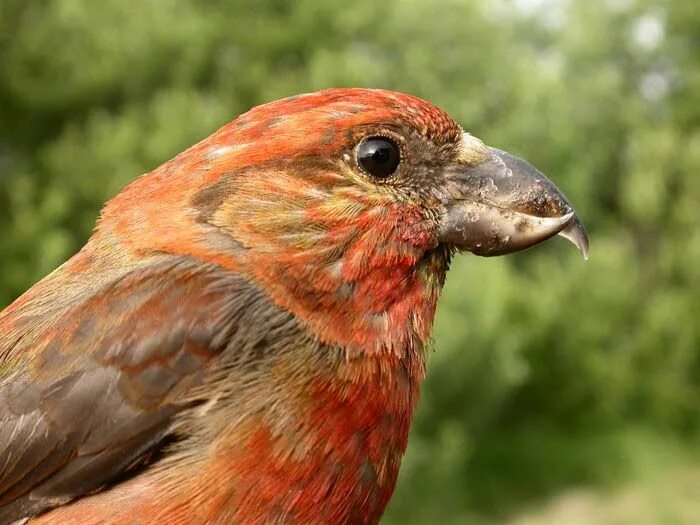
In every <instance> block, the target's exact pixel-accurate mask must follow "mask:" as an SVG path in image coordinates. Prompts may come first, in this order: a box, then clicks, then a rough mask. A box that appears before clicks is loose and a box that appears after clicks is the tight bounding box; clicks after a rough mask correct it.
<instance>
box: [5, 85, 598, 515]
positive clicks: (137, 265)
mask: <svg viewBox="0 0 700 525" xmlns="http://www.w3.org/2000/svg"><path fill="white" fill-rule="evenodd" d="M557 234H559V235H562V236H564V237H566V238H567V239H569V240H571V241H572V242H573V243H574V244H575V245H576V246H577V247H578V248H579V250H580V251H581V253H582V254H583V255H584V257H586V256H587V252H588V240H587V238H586V233H585V231H584V229H583V226H582V225H581V222H580V221H579V219H578V218H577V216H576V214H575V212H574V210H573V208H572V206H571V205H570V204H569V202H568V201H567V200H566V198H565V197H564V196H563V195H562V193H561V192H560V191H559V190H558V189H557V188H556V187H555V186H554V184H552V183H551V182H550V181H549V180H548V179H547V178H545V176H544V175H542V174H541V173H540V172H538V171H537V170H536V169H535V168H533V167H532V166H531V165H529V164H528V163H526V162H524V161H522V160H520V159H518V158H516V157H513V156H511V155H509V154H508V153H505V152H503V151H501V150H498V149H495V148H492V147H489V146H486V145H485V144H484V143H483V142H482V141H480V140H479V139H477V138H475V137H474V136H472V135H470V134H469V133H467V132H465V131H464V130H463V129H462V128H461V127H460V126H459V125H458V124H457V123H455V121H454V120H453V119H452V118H450V117H449V116H448V115H447V114H446V113H444V112H443V111H441V110H440V109H437V108H436V107H434V106H433V105H431V104H429V103H428V102H425V101H423V100H421V99H418V98H416V97H413V96H409V95H404V94H399V93H394V92H390V91H383V90H376V89H332V90H327V91H321V92H318V93H311V94H307V95H301V96H296V97H291V98H287V99H284V100H280V101H277V102H272V103H270V104H266V105H263V106H259V107H256V108H254V109H252V110H250V111H249V112H248V113H246V114H244V115H242V116H240V117H238V118H237V119H236V120H234V121H233V122H231V123H229V124H227V125H225V126H224V127H223V128H221V129H219V130H218V131H216V132H215V133H214V134H213V135H211V136H210V137H208V138H206V139H204V140H203V141H201V142H200V143H198V144H196V145H194V146H192V147H191V148H189V149H188V150H186V151H184V152H183V153H181V154H179V155H178V156H177V157H175V158H174V159H173V160H171V161H169V162H166V163H165V164H163V165H162V166H160V167H158V168H156V169H155V170H153V171H152V172H150V173H148V174H146V175H143V176H142V177H140V178H138V179H136V180H135V181H134V182H132V183H131V184H130V185H129V186H127V187H126V188H125V189H124V190H123V191H122V192H121V193H119V194H118V195H117V196H116V197H115V198H114V199H113V200H112V201H110V202H109V203H107V205H106V206H105V207H104V209H103V210H102V213H101V216H100V219H99V221H98V225H97V228H96V231H95V233H94V235H93V236H92V238H91V239H90V240H89V241H88V243H87V244H86V245H85V246H84V247H83V249H82V250H80V252H79V253H77V254H76V255H75V256H73V257H72V258H71V259H70V260H68V261H67V262H66V263H65V264H63V265H62V266H61V267H60V268H59V269H58V270H57V271H55V272H53V273H51V274H50V275H49V276H48V277H46V278H45V279H44V280H42V281H40V282H39V283H37V284H36V285H34V286H33V287H32V288H30V289H29V290H28V291H27V292H26V293H25V294H24V295H22V296H21V297H20V298H19V299H17V300H16V301H15V302H14V303H13V304H12V305H10V306H9V307H8V308H7V309H5V310H4V311H3V312H2V313H0V334H1V335H0V338H1V339H0V522H2V523H8V522H12V521H14V520H27V519H28V520H30V523H32V524H40V523H63V524H69V523H79V524H81V525H89V524H97V523H123V524H134V523H148V524H161V523H162V524H200V523H201V524H205V523H206V524H210V523H222V524H224V523H225V524H232V523H241V524H268V523H301V524H308V523H314V524H326V523H328V524H343V523H376V522H377V521H378V520H379V518H380V516H381V514H382V512H383V510H384V508H385V506H386V504H387V502H388V501H389V498H390V497H391V494H392V491H393V490H394V485H395V482H396V477H397V474H398V470H399V464H400V461H401V457H402V455H403V453H404V451H405V450H406V443H407V436H408V431H409V425H410V422H411V418H412V415H413V411H414V408H415V407H416V403H417V400H418V394H419V389H420V383H421V381H422V379H423V376H424V373H425V360H424V355H423V348H424V345H425V344H426V341H427V339H428V337H429V335H430V330H431V327H432V324H433V317H434V314H435V306H436V302H437V300H438V296H439V294H440V291H441V288H442V286H443V283H444V281H445V274H446V272H447V268H448V265H449V261H450V258H451V257H452V256H453V255H454V254H455V253H457V252H461V251H469V252H472V253H475V254H478V255H486V256H490V255H500V254H506V253H510V252H514V251H517V250H522V249H524V248H528V247H530V246H534V245H536V244H538V243H540V242H542V241H544V240H545V239H547V238H549V237H552V236H554V235H557ZM455 285H456V286H458V285H459V284H458V283H455Z"/></svg>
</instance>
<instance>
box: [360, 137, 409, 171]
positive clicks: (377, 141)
mask: <svg viewBox="0 0 700 525" xmlns="http://www.w3.org/2000/svg"><path fill="white" fill-rule="evenodd" d="M400 161H401V155H400V153H399V148H398V146H397V145H396V144H395V143H394V142H393V141H391V140H389V139H387V138H384V137H368V138H366V139H364V140H363V141H362V142H360V145H359V146H357V163H358V164H359V166H360V167H361V168H362V169H363V170H364V171H365V172H367V173H368V174H369V175H371V176H373V177H376V178H378V179H385V178H386V177H388V176H390V175H391V174H393V173H394V172H395V171H396V168H397V167H398V166H399V162H400Z"/></svg>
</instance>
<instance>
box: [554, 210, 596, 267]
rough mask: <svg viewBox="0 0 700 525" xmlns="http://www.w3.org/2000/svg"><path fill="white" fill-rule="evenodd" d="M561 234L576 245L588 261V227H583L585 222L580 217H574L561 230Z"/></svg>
mask: <svg viewBox="0 0 700 525" xmlns="http://www.w3.org/2000/svg"><path fill="white" fill-rule="evenodd" d="M559 235H561V236H562V237H564V238H565V239H566V240H567V241H569V242H570V243H571V244H573V245H574V246H576V248H577V249H578V251H579V252H580V253H581V256H582V257H583V260H584V261H588V253H589V243H588V234H586V229H585V228H584V227H583V224H582V223H581V221H580V220H579V219H578V217H574V219H573V220H572V221H571V222H570V223H569V224H568V226H567V227H566V228H564V229H563V230H561V231H560V232H559Z"/></svg>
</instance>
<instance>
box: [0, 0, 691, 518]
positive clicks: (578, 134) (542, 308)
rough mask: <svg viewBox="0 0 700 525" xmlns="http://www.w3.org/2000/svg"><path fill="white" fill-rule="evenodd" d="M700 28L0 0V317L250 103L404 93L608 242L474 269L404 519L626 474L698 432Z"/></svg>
mask: <svg viewBox="0 0 700 525" xmlns="http://www.w3.org/2000/svg"><path fill="white" fill-rule="evenodd" d="M699 40H700V11H699V10H698V9H697V6H696V5H695V2H693V1H692V0H658V1H652V0H614V1H613V0H609V1H603V0H596V1H587V0H578V1H576V0H558V1H557V0H529V1H526V0H512V1H509V0H493V1H486V0H479V1H466V0H465V1H459V0H449V1H444V2H429V1H425V0H406V1H401V2H400V1H398V0H392V1H386V2H372V1H371V0H357V1H355V2H345V1H340V0H327V1H324V2H317V1H312V0H300V1H296V2H292V1H282V0H260V1H255V2H253V1H250V2H233V1H226V0H209V1H204V0H160V1H155V0H152V1H144V2H140V3H138V7H137V4H134V3H129V2H122V1H119V0H103V1H102V2H92V1H89V0H4V1H3V2H1V3H0V63H1V64H2V68H0V239H1V241H2V242H0V304H3V305H4V304H7V303H9V302H10V301H11V300H12V299H13V298H15V297H16V296H18V295H19V294H20V293H21V292H22V291H23V290H24V289H26V288H27V287H28V286H29V285H30V284H31V283H32V282H34V281H35V280H37V279H39V278H40V277H41V276H43V275H45V274H46V273H48V272H49V271H51V270H52V269H53V268H54V267H56V266H57V265H58V264H60V263H61V262H62V261H63V260H65V259H66V258H67V257H69V256H70V255H71V254H72V253H73V252H75V251H76V250H77V249H79V247H80V246H81V245H82V243H83V242H84V241H85V239H86V238H87V236H88V235H89V233H90V231H91V228H92V226H93V224H94V220H95V218H96V216H97V213H98V210H99V207H100V205H101V203H102V202H104V201H105V200H106V199H108V198H110V197H111V196H113V195H115V194H116V193H117V192H118V190H119V188H120V187H122V186H123V185H124V184H126V183H127V182H128V181H130V180H131V179H133V178H134V177H135V176H137V175H138V174H139V173H143V172H145V171H148V170H150V169H152V168H153V167H155V166H157V165H158V164H159V163H161V162H163V161H165V160H167V159H168V158H170V157H171V156H173V155H174V154H176V153H177V152H179V151H180V150H182V149H184V148H185V147H186V146H188V145H189V144H191V143H193V142H195V141H197V140H198V139H200V138H203V137H204V136H206V135H207V134H209V133H210V132H211V131H213V130H214V129H215V128H216V127H218V126H219V125H221V124H223V123H225V122H227V121H229V120H231V119H232V118H233V117H235V116H236V115H237V114H239V113H241V112H242V111H245V110H246V109H247V108H248V107H250V106H252V105H255V104H258V103H261V102H264V101H267V100H272V99H276V98H280V97H283V96H286V95H291V94H295V93H299V92H305V91H312V90H316V89H321V88H324V87H331V86H350V85H354V86H376V87H384V88H390V89H396V90H400V91H405V92H410V93H413V94H416V95H419V96H422V97H424V98H426V99H429V100H431V101H432V102H434V103H436V104H438V105H440V106H442V107H443V108H445V109H446V110H448V111H449V112H450V113H451V114H452V115H454V116H455V117H457V118H458V119H459V120H460V121H461V122H462V123H463V124H464V126H465V128H467V129H468V130H472V131H474V133H475V134H477V135H479V136H480V137H482V138H484V139H485V140H487V141H488V142H489V143H492V144H494V145H499V146H501V147H503V148H505V149H508V150H510V151H513V152H515V153H520V154H522V155H523V156H524V157H526V158H528V159H530V160H531V161H532V162H533V163H534V164H535V165H537V166H538V167H540V168H541V169H542V170H543V171H545V172H546V173H548V174H549V175H550V176H551V177H552V178H553V179H555V180H556V181H557V183H558V185H559V186H560V187H561V188H564V189H565V190H566V191H567V194H568V196H569V197H570V198H571V200H572V201H573V202H575V203H576V206H577V209H578V210H579V211H580V213H581V215H582V216H583V218H584V220H585V223H586V224H587V226H588V227H589V229H590V233H591V238H592V253H591V260H590V262H589V263H588V264H586V265H584V264H582V263H581V262H580V261H579V260H577V255H576V254H575V253H574V252H573V250H570V249H568V248H566V247H563V246H561V245H557V243H556V242H552V243H550V244H548V245H546V246H543V247H542V248H539V249H538V250H536V251H533V252H531V253H525V254H520V255H516V256H513V257H510V258H505V259H495V260H489V261H484V260H480V259H477V258H474V257H462V258H460V259H458V260H457V261H456V262H455V264H454V268H453V270H452V272H451V273H450V276H449V282H448V285H447V288H446V291H445V297H444V300H443V302H442V304H441V306H440V311H439V317H438V323H437V329H436V336H435V341H436V343H435V347H436V348H435V353H434V355H432V356H431V366H430V374H429V379H428V382H427V384H426V387H425V391H424V395H423V399H422V403H421V407H420V411H419V414H418V418H417V422H416V426H415V429H414V432H413V436H412V441H411V446H410V449H409V453H408V456H407V458H406V461H405V466H404V469H403V471H402V475H401V479H400V484H399V488H398V491H397V495H396V497H395V499H394V501H393V502H392V506H391V508H390V512H389V515H388V516H387V518H386V522H387V523H392V522H396V523H437V522H440V523H443V522H445V523H447V522H453V523H463V522H465V521H466V520H471V522H479V521H480V520H482V521H485V522H489V523H491V522H493V521H494V520H495V519H497V517H499V516H502V515H505V514H507V513H508V512H509V511H510V510H511V509H512V508H516V507H517V506H518V505H519V504H521V503H526V502H529V501H532V500H533V498H539V497H542V496H543V495H547V494H550V493H553V492H554V491H557V490H559V489H561V488H562V487H566V486H569V485H575V484H581V483H607V482H613V481H616V480H619V479H621V477H623V476H626V475H632V474H633V473H634V472H635V469H637V468H640V467H639V465H640V464H642V463H644V464H646V463H649V462H651V463H654V462H662V461H665V460H666V459H668V458H667V456H665V455H663V454H661V453H660V452H659V451H660V450H661V449H663V447H676V446H677V445H678V443H689V442H692V440H693V439H694V438H695V437H696V435H697V431H698V430H700V428H699V427H700V413H699V412H698V410H697V407H698V405H699V402H700V324H699V323H698V319H700V266H699V265H698V264H697V261H699V260H700V227H699V226H700V221H699V220H698V203H699V202H700V178H699V177H698V176H697V174H698V172H700V132H699V131H698V129H699V128H698V123H699V122H700V98H699V97H700V53H699V52H698V51H699V47H700V43H699ZM673 450H675V448H673Z"/></svg>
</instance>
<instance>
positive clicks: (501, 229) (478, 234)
mask: <svg viewBox="0 0 700 525" xmlns="http://www.w3.org/2000/svg"><path fill="white" fill-rule="evenodd" d="M446 177H447V179H446V187H447V190H448V191H447V195H448V197H447V199H446V202H445V211H444V214H443V216H442V219H441V222H440V230H439V239H440V241H441V242H445V243H451V244H454V245H455V246H456V247H457V248H458V249H459V250H466V251H470V252H472V253H474V254H476V255H482V256H492V255H503V254H506V253H512V252H516V251H519V250H524V249H526V248H529V247H531V246H535V245H536V244H539V243H541V242H542V241H545V240H546V239H549V238H550V237H553V236H554V235H557V234H559V235H561V236H562V237H564V238H565V239H568V240H569V241H570V242H571V243H573V244H574V246H576V248H578V250H579V251H580V252H581V255H582V256H583V258H584V259H586V260H587V259H588V236H587V235H586V230H585V229H584V227H583V224H582V223H581V221H580V220H579V218H578V217H577V216H576V212H575V211H574V208H573V207H572V206H571V204H569V201H568V200H567V199H566V197H564V195H563V194H562V193H561V191H559V189H558V188H557V187H556V186H555V185H554V183H552V181H550V180H549V179H548V178H547V177H545V176H544V175H543V174H542V173H540V172H539V171H538V170H537V169H535V168H534V167H533V166H532V165H531V164H529V163H528V162H526V161H524V160H522V159H519V158H517V157H514V156H513V155H510V154H509V153H506V152H505V151H501V150H499V149H496V148H489V147H487V148H486V160H485V161H484V162H481V163H479V164H478V165H476V166H467V165H460V167H455V168H452V169H450V170H448V172H447V174H446Z"/></svg>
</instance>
